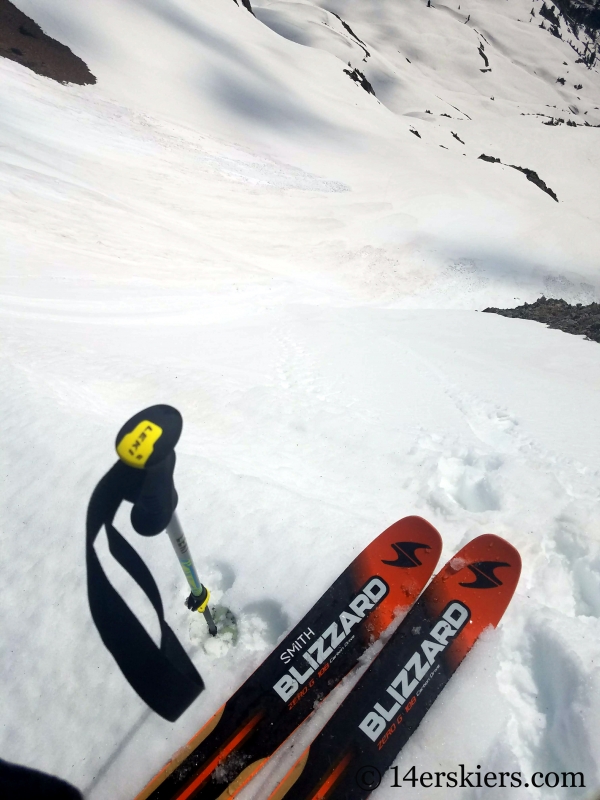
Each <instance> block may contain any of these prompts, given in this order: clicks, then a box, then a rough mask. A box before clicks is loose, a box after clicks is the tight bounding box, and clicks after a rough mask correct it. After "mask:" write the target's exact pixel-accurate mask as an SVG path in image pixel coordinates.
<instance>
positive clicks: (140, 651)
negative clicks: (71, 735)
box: [86, 461, 204, 722]
mask: <svg viewBox="0 0 600 800" xmlns="http://www.w3.org/2000/svg"><path fill="white" fill-rule="evenodd" d="M144 480H145V474H144V472H143V471H142V470H134V469H131V468H130V467H127V466H126V465H125V464H123V463H122V462H120V461H118V462H117V463H116V464H115V465H114V466H113V467H112V468H111V469H110V470H109V471H108V472H107V474H106V475H105V476H104V477H103V478H102V480H101V481H100V482H99V483H98V485H97V486H96V488H95V489H94V492H93V494H92V497H91V499H90V503H89V506H88V512H87V522H86V563H87V586H88V599H89V604H90V611H91V614H92V618H93V620H94V623H95V624H96V628H97V629H98V633H99V634H100V637H101V639H102V641H103V642H104V644H105V645H106V647H107V649H108V650H109V651H110V653H111V654H112V656H113V657H114V659H115V661H116V662H117V665H118V667H119V669H120V670H121V672H122V673H123V675H124V676H125V678H126V679H127V681H128V682H129V684H130V685H131V687H132V688H133V689H134V690H135V691H136V692H137V693H138V695H139V696H140V697H141V698H142V700H143V701H144V702H145V703H146V704H147V705H148V706H150V708H151V709H152V710H153V711H155V712H156V713H157V714H160V716H161V717H164V718H165V719H167V720H169V721H170V722H174V721H175V720H176V719H178V717H180V716H181V714H183V712H184V711H185V710H186V709H187V708H188V707H189V706H190V705H191V703H193V702H194V700H195V699H196V698H197V697H198V695H199V694H200V693H201V692H202V690H203V689H204V682H203V680H202V678H201V676H200V674H199V673H198V671H197V670H196V668H195V666H194V664H193V663H192V661H191V659H190V658H189V656H188V655H187V653H186V652H185V650H184V648H183V647H182V645H181V643H180V642H179V640H178V639H177V637H176V636H175V634H174V633H173V631H172V630H171V628H170V627H169V625H168V624H167V622H166V620H165V616H164V611H163V605H162V600H161V597H160V593H159V591H158V587H157V585H156V582H155V581H154V578H153V577H152V574H151V572H150V570H149V569H148V567H147V566H146V564H145V563H144V562H143V560H142V559H141V557H140V556H139V555H138V553H137V552H136V551H135V550H134V548H133V547H132V546H131V545H130V544H129V542H127V540H126V539H125V538H124V537H123V536H122V535H121V534H120V533H119V531H118V530H117V529H116V528H115V527H114V525H113V524H112V523H113V520H114V517H115V515H116V513H117V510H118V508H119V506H120V505H121V503H122V502H123V500H129V501H130V502H133V503H135V502H136V500H137V498H138V497H139V496H140V493H142V494H143V492H142V488H143V484H144ZM103 527H104V528H105V529H106V534H107V537H108V545H109V549H110V552H111V554H112V556H113V557H114V558H115V559H116V560H117V561H118V563H119V564H120V565H121V566H122V567H123V569H125V570H126V571H127V572H128V573H129V575H131V577H132V578H133V580H134V581H135V582H136V583H137V584H138V586H139V587H140V588H141V589H142V591H143V592H145V594H146V596H147V597H148V599H149V600H150V602H151V603H152V606H153V607H154V610H155V612H156V615H157V617H158V621H159V624H160V630H161V642H160V647H157V646H156V645H155V644H154V642H153V641H152V639H151V637H150V636H149V634H148V633H147V632H146V630H145V628H144V627H143V625H142V624H141V623H140V621H139V620H138V619H137V617H136V616H135V615H134V614H133V612H132V611H131V609H130V608H129V606H128V605H127V604H126V603H125V601H124V600H123V598H122V597H121V595H120V594H119V593H118V592H117V591H116V589H115V588H114V587H113V586H112V584H111V583H110V582H109V580H108V578H107V577H106V574H105V573H104V570H103V569H102V565H101V564H100V560H99V559H98V556H97V554H96V551H95V549H94V542H95V540H96V538H97V536H98V534H99V533H100V531H101V530H102V528H103Z"/></svg>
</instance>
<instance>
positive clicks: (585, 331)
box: [483, 297, 600, 342]
mask: <svg viewBox="0 0 600 800" xmlns="http://www.w3.org/2000/svg"><path fill="white" fill-rule="evenodd" d="M483 310H484V312H487V313H490V314H500V315H501V316H503V317H510V318H512V319H531V320H535V321H536V322H544V323H546V324H547V325H548V327H549V328H555V329H557V330H561V331H565V333H573V334H575V335H576V336H585V337H586V339H590V340H591V341H594V342H600V303H590V304H589V305H587V306H583V305H581V303H577V305H571V304H570V303H567V302H566V301H565V300H559V299H553V298H546V297H540V298H539V299H538V300H536V301H535V303H524V304H523V305H522V306H517V307H516V308H484V309H483Z"/></svg>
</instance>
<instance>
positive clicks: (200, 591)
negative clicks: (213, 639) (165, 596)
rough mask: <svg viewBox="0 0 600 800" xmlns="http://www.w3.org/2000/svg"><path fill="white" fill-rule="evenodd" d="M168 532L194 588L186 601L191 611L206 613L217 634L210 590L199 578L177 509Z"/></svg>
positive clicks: (209, 625) (209, 626)
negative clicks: (209, 602)
mask: <svg viewBox="0 0 600 800" xmlns="http://www.w3.org/2000/svg"><path fill="white" fill-rule="evenodd" d="M167 533H168V534H169V539H170V540H171V544H172V545H173V549H174V550H175V553H176V554H177V558H178V559H179V563H180V564H181V569H182V570H183V572H184V575H185V577H186V578H187V582H188V583H189V585H190V589H191V590H192V593H191V595H190V596H189V597H188V599H187V600H186V601H185V604H186V606H187V607H188V608H189V609H190V611H198V612H200V613H201V614H203V615H204V619H205V620H206V624H207V625H208V632H209V633H210V635H211V636H216V635H217V626H216V625H215V623H214V620H213V618H212V614H211V613H210V609H209V607H208V601H209V599H210V592H209V591H208V589H207V588H206V586H203V585H202V583H200V579H199V578H198V573H197V572H196V567H195V566H194V562H193V561H192V555H191V553H190V549H189V547H188V543H187V540H186V538H185V533H184V532H183V530H182V528H181V524H180V523H179V518H178V516H177V514H176V513H175V511H174V512H173V516H172V517H171V521H170V522H169V524H168V525H167Z"/></svg>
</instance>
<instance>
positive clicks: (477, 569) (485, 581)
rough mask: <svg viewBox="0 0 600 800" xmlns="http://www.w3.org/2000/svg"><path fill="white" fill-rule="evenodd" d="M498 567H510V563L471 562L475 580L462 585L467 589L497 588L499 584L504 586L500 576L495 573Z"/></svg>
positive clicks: (470, 565)
mask: <svg viewBox="0 0 600 800" xmlns="http://www.w3.org/2000/svg"><path fill="white" fill-rule="evenodd" d="M498 567H510V564H507V563H506V562H505V561H476V562H475V563H474V564H469V569H470V570H471V572H472V573H473V575H475V580H474V581H471V583H461V584H460V585H461V586H465V587H466V588H467V589H496V588H497V587H498V586H502V581H501V580H500V578H498V577H497V576H496V575H494V570H495V569H497V568H498Z"/></svg>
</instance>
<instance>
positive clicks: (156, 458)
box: [116, 405, 217, 636]
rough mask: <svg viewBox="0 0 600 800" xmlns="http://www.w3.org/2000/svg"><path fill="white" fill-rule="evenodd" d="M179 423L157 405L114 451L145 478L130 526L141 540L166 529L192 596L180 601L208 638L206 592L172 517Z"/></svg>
mask: <svg viewBox="0 0 600 800" xmlns="http://www.w3.org/2000/svg"><path fill="white" fill-rule="evenodd" d="M182 427H183V419H182V417H181V414H180V413H179V411H177V409H175V408H173V407H172V406H166V405H158V406H151V407H150V408H146V409H144V411H140V412H139V413H138V414H135V416H133V417H132V418H131V419H130V420H128V422H126V423H125V425H123V427H122V428H121V430H120V431H119V434H118V436H117V441H116V448H117V453H118V455H119V458H120V459H121V461H122V462H123V463H124V464H126V465H127V466H128V467H133V469H134V470H135V471H138V475H136V476H134V475H133V474H132V477H135V478H137V477H138V476H140V472H141V471H143V472H144V473H145V474H144V475H143V476H140V477H141V480H139V479H138V480H137V481H136V484H137V485H136V487H135V491H133V497H132V498H131V499H132V501H133V508H132V510H131V524H132V525H133V527H134V529H135V530H136V531H137V532H138V533H141V534H142V535H143V536H155V535H156V534H157V533H160V532H161V531H164V530H165V529H166V531H167V534H168V536H169V539H170V540H171V544H172V545H173V548H174V550H175V553H176V554H177V558H178V559H179V563H180V564H181V568H182V569H183V572H184V575H185V577H186V579H187V582H188V584H189V586H190V589H191V590H192V593H191V594H190V596H189V597H188V598H187V600H186V601H185V604H186V606H187V607H188V608H189V609H190V610H191V611H199V612H200V613H201V614H203V615H204V619H205V620H206V622H207V624H208V632H209V633H210V634H211V636H216V634H217V626H216V625H215V623H214V620H213V618H212V615H211V613H210V610H209V608H208V600H209V598H210V592H209V591H208V589H207V588H206V586H203V585H202V583H201V582H200V580H199V578H198V573H197V571H196V568H195V566H194V562H193V561H192V556H191V553H190V549H189V546H188V543H187V541H186V538H185V534H184V533H183V530H182V528H181V525H180V524H179V520H178V518H177V515H176V513H175V509H176V507H177V501H178V497H177V492H176V491H175V483H174V481H173V473H174V470H175V445H176V444H177V442H178V441H179V437H180V435H181V430H182Z"/></svg>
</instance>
